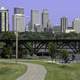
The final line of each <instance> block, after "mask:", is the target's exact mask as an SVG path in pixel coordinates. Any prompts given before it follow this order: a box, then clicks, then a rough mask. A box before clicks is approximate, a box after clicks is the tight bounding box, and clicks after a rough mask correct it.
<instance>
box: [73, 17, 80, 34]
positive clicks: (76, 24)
mask: <svg viewBox="0 0 80 80" xmlns="http://www.w3.org/2000/svg"><path fill="white" fill-rule="evenodd" d="M72 26H73V28H74V30H75V32H76V33H80V17H78V18H75V19H74V21H73V23H72Z"/></svg>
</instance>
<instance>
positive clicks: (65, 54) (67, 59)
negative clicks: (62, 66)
mask: <svg viewBox="0 0 80 80" xmlns="http://www.w3.org/2000/svg"><path fill="white" fill-rule="evenodd" d="M68 57H69V52H68V51H67V50H61V58H62V59H63V60H64V62H65V63H67V62H68V61H69V58H68Z"/></svg>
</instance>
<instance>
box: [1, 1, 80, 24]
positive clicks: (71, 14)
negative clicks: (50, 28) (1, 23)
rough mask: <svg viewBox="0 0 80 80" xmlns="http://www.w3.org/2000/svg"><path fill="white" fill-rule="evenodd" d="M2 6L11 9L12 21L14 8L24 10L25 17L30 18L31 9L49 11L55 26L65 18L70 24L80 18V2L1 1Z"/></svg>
mask: <svg viewBox="0 0 80 80" xmlns="http://www.w3.org/2000/svg"><path fill="white" fill-rule="evenodd" d="M2 6H4V7H6V8H8V9H9V14H10V21H11V20H12V19H11V16H12V14H13V9H14V7H22V8H24V10H25V16H29V17H30V10H31V9H39V10H40V11H42V10H43V9H48V11H49V16H50V20H51V22H52V23H53V24H54V25H58V24H59V23H60V18H61V17H63V16H66V17H68V19H69V23H71V22H72V20H73V19H74V18H76V17H78V16H80V0H0V7H2ZM10 25H11V24H10ZM70 25H71V24H70Z"/></svg>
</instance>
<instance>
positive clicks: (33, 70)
mask: <svg viewBox="0 0 80 80" xmlns="http://www.w3.org/2000/svg"><path fill="white" fill-rule="evenodd" d="M20 63H21V62H20ZM21 64H25V65H27V71H26V73H25V74H24V75H22V76H21V77H19V78H18V79H17V80H45V76H46V73H47V71H46V69H45V68H44V66H42V65H38V64H32V63H21Z"/></svg>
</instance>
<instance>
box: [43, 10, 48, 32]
mask: <svg viewBox="0 0 80 80" xmlns="http://www.w3.org/2000/svg"><path fill="white" fill-rule="evenodd" d="M48 21H49V14H48V10H47V9H44V10H43V12H42V30H43V31H44V30H45V29H47V26H48Z"/></svg>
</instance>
